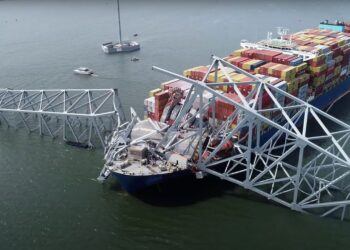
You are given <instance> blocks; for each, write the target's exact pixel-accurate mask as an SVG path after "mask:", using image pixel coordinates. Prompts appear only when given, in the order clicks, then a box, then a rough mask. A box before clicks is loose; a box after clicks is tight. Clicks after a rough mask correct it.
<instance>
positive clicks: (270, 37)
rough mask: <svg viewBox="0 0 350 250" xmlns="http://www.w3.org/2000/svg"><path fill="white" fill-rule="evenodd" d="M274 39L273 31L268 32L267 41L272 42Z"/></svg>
mask: <svg viewBox="0 0 350 250" xmlns="http://www.w3.org/2000/svg"><path fill="white" fill-rule="evenodd" d="M271 40H272V32H270V31H269V32H267V41H268V42H270V41H271Z"/></svg>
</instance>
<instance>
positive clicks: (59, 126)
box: [0, 89, 125, 147]
mask: <svg viewBox="0 0 350 250" xmlns="http://www.w3.org/2000/svg"><path fill="white" fill-rule="evenodd" d="M123 122H125V115H124V112H123V109H122V106H121V103H120V100H119V97H118V91H117V90H116V89H51V90H50V89H48V90H13V89H0V123H5V124H6V125H8V126H9V127H15V128H19V127H25V128H26V130H27V131H28V132H35V131H38V132H39V134H40V135H49V136H51V137H53V138H55V137H57V136H59V135H61V136H62V137H63V139H64V140H65V141H72V142H74V143H77V144H81V145H87V146H89V147H94V146H97V145H99V144H100V145H102V146H103V147H105V139H104V137H105V136H107V135H108V134H109V133H110V132H111V131H113V130H114V129H115V127H118V126H119V125H120V124H121V123H123Z"/></svg>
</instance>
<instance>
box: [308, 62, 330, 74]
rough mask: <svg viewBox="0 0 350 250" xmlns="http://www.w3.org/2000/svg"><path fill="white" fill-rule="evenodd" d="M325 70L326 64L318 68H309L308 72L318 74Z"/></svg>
mask: <svg viewBox="0 0 350 250" xmlns="http://www.w3.org/2000/svg"><path fill="white" fill-rule="evenodd" d="M325 69H327V64H322V65H321V66H318V67H310V71H311V72H314V73H320V72H322V71H324V70H325Z"/></svg>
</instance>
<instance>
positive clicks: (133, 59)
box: [131, 57, 140, 62]
mask: <svg viewBox="0 0 350 250" xmlns="http://www.w3.org/2000/svg"><path fill="white" fill-rule="evenodd" d="M139 60H140V59H139V58H137V57H132V58H131V61H132V62H137V61H139Z"/></svg>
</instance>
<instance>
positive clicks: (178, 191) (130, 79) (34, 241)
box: [0, 0, 350, 250]
mask: <svg viewBox="0 0 350 250" xmlns="http://www.w3.org/2000/svg"><path fill="white" fill-rule="evenodd" d="M121 4H122V22H123V28H124V35H125V36H129V37H131V34H133V33H138V34H139V37H138V38H137V40H138V41H140V42H141V44H142V50H141V51H140V52H136V53H134V54H132V55H131V54H129V55H127V54H125V55H117V56H107V55H104V54H103V53H102V51H101V49H100V44H101V43H102V42H105V41H109V40H110V39H112V38H114V37H116V35H117V29H116V15H115V14H116V10H115V4H114V2H113V1H95V2H92V1H90V2H89V1H87V2H85V1H76V2H69V1H62V2H61V3H59V2H48V1H46V2H44V1H42V2H30V1H0V31H1V36H0V55H1V57H0V58H1V60H0V87H12V88H105V87H108V88H111V87H113V88H118V89H119V91H120V93H121V95H122V101H123V103H124V105H125V107H129V106H130V105H132V106H134V107H135V108H136V110H137V111H138V112H139V113H140V114H141V112H142V103H143V99H144V98H145V96H146V95H147V91H148V90H149V89H152V88H155V87H157V86H158V85H159V83H160V82H161V81H163V80H166V79H167V78H165V77H164V76H162V75H159V74H158V73H156V72H153V71H152V70H151V66H152V65H158V66H161V67H165V68H168V69H170V70H173V71H176V72H179V73H181V72H182V70H183V69H185V68H188V67H190V66H195V65H200V64H208V63H209V58H210V55H211V54H216V55H218V56H224V55H226V54H228V53H230V52H231V51H232V50H233V49H235V48H238V46H239V42H240V40H241V39H243V38H245V39H250V40H257V39H259V38H264V37H265V36H266V32H267V31H274V30H275V27H276V26H287V27H289V28H290V29H291V31H297V30H300V29H303V28H307V27H312V26H315V25H317V23H318V22H319V21H320V20H323V19H330V20H332V19H350V17H349V11H350V3H348V2H346V1H343V2H340V1H321V2H316V1H314V2H307V1H296V2H295V1H294V2H293V3H292V2H287V1H284V2H282V3H281V2H279V1H275V2H269V1H264V2H263V1H261V2H249V1H246V2H233V1H232V2H228V1H211V2H200V1H196V2H192V3H189V2H185V1H183V2H175V1H165V2H164V1H163V2H162V1H152V2H150V1H148V2H146V1H140V2H132V1H123V0H122V1H121ZM132 56H136V57H139V58H140V59H141V60H140V61H139V62H136V63H135V62H131V61H130V58H131V57H132ZM78 66H88V67H91V68H92V69H94V70H95V71H96V73H97V74H98V75H100V76H102V77H103V78H86V77H79V76H76V75H73V73H72V70H73V69H74V68H76V67H78ZM348 104H349V101H347V100H342V101H341V102H340V103H339V104H338V105H336V106H335V107H334V108H333V114H335V115H336V116H337V117H339V118H341V119H342V120H344V121H346V122H348V123H349V122H350V115H349V113H348V111H347V110H346V109H344V108H342V107H345V106H347V105H348ZM102 157H103V155H102V152H100V151H84V150H80V149H75V148H72V147H69V146H67V145H64V144H62V143H61V142H60V141H58V140H56V141H52V140H51V139H49V138H40V137H38V136H36V135H34V134H33V135H27V134H26V133H25V132H24V131H14V130H8V129H6V128H1V129H0V249H1V250H7V249H349V247H350V236H349V235H350V223H349V222H340V221H337V220H333V219H320V218H318V217H314V216H308V215H302V214H298V213H295V212H292V211H290V210H288V209H285V208H282V207H279V206H276V205H274V204H271V203H268V202H266V201H264V200H260V199H259V198H258V197H257V196H255V195H254V194H251V193H248V192H246V191H244V190H241V189H239V188H236V187H234V186H232V185H230V184H229V183H224V182H222V181H219V180H216V179H209V180H202V181H194V182H192V180H187V181H184V182H181V184H169V185H163V186H161V187H160V189H159V190H157V189H155V190H151V191H148V192H146V193H143V194H142V195H140V197H133V196H130V195H128V194H126V193H125V192H123V191H122V190H120V188H119V186H118V183H116V182H115V181H110V182H109V183H107V184H105V185H101V184H99V183H97V182H96V181H95V178H96V176H97V175H98V173H99V170H100V168H101V166H102V164H103V161H102Z"/></svg>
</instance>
